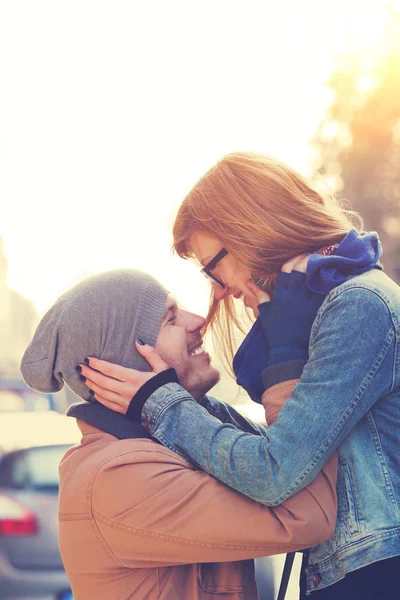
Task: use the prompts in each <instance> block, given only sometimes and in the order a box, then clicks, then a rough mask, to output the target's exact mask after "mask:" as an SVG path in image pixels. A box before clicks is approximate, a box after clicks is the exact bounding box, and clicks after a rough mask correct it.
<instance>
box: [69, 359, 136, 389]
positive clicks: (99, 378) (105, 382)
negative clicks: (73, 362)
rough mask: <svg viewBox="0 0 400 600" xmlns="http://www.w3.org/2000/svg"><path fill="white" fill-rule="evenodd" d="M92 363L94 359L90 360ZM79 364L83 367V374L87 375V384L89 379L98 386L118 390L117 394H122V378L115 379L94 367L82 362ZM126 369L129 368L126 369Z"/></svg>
mask: <svg viewBox="0 0 400 600" xmlns="http://www.w3.org/2000/svg"><path fill="white" fill-rule="evenodd" d="M96 360H97V359H96ZM101 362H105V361H101ZM90 364H92V361H90ZM107 364H110V363H107ZM79 366H80V368H81V373H82V375H83V376H84V377H86V381H85V383H86V385H89V384H88V381H91V382H93V383H94V384H95V385H96V386H98V387H101V388H103V389H106V390H109V391H111V392H116V393H117V394H120V393H121V392H122V390H123V382H122V381H121V380H119V379H114V378H113V377H109V376H108V375H103V373H100V372H99V371H95V370H94V369H91V368H90V367H88V366H87V365H84V364H80V365H79ZM112 366H118V365H112ZM126 370H128V369H126ZM89 387H90V385H89Z"/></svg>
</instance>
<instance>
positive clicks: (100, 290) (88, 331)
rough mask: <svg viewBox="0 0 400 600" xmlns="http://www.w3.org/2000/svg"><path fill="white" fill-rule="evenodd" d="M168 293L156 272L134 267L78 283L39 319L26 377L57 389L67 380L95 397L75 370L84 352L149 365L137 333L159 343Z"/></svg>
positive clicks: (23, 365)
mask: <svg viewBox="0 0 400 600" xmlns="http://www.w3.org/2000/svg"><path fill="white" fill-rule="evenodd" d="M167 296H168V292H167V291H166V290H165V289H164V288H163V287H162V286H161V284H159V283H158V282H157V281H156V280H155V279H154V278H153V277H151V276H150V275H147V274H145V273H142V272H140V271H135V270H130V269H124V270H119V271H109V272H107V273H101V274H100V275H95V276H93V277H90V278H88V279H86V280H85V281H83V282H82V283H79V284H78V285H77V286H75V287H74V288H72V289H71V290H69V291H68V292H66V293H65V294H64V295H63V296H61V297H60V298H59V299H58V300H57V302H56V303H55V304H54V305H53V306H52V308H50V310H49V311H48V312H47V313H46V314H45V316H44V317H43V318H42V320H41V322H40V323H39V325H38V328H37V330H36V332H35V335H34V337H33V339H32V341H31V343H30V344H29V346H28V348H27V349H26V351H25V353H24V356H23V357H22V362H21V373H22V376H23V378H24V380H25V382H26V383H27V384H28V385H29V386H30V387H31V388H33V389H35V390H37V391H40V392H57V391H59V390H61V388H62V387H63V385H64V382H65V383H66V384H67V385H68V387H70V388H71V390H72V391H73V392H75V394H77V395H78V396H80V397H81V398H83V399H84V400H88V401H91V400H93V398H92V396H91V395H90V393H89V390H88V388H87V387H86V386H85V384H84V383H83V382H82V381H80V379H79V374H78V373H77V372H76V370H75V367H76V366H77V365H78V363H82V362H83V361H84V359H85V357H86V356H94V357H96V358H101V359H103V360H107V361H109V362H113V363H117V364H119V365H122V366H123V367H129V368H133V369H138V370H140V371H149V370H150V366H149V364H148V363H147V361H146V360H145V359H144V358H143V357H142V356H141V355H140V354H139V352H138V351H137V349H136V346H135V339H136V338H137V337H140V338H142V339H143V341H144V342H145V343H147V344H150V345H152V346H153V345H154V344H155V342H156V339H157V336H158V333H159V330H160V327H161V321H162V319H163V316H164V313H165V309H166V302H167Z"/></svg>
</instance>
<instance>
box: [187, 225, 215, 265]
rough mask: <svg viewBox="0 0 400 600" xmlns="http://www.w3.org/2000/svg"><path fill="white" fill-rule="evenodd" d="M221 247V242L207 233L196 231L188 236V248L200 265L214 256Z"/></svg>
mask: <svg viewBox="0 0 400 600" xmlns="http://www.w3.org/2000/svg"><path fill="white" fill-rule="evenodd" d="M221 248H222V244H221V242H220V241H219V240H218V239H217V238H215V237H213V236H212V235H209V234H208V233H204V232H199V231H198V232H195V233H193V235H192V236H191V238H190V250H191V252H192V253H193V254H194V255H195V257H196V258H197V260H198V261H199V262H200V263H201V264H202V265H205V264H207V263H208V262H209V261H210V260H211V259H212V258H214V256H215V255H216V254H217V253H218V252H219V251H220V250H221Z"/></svg>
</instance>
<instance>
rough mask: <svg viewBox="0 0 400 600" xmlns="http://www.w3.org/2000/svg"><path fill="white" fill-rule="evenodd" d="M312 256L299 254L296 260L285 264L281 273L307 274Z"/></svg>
mask: <svg viewBox="0 0 400 600" xmlns="http://www.w3.org/2000/svg"><path fill="white" fill-rule="evenodd" d="M310 256H311V255H310V254H298V255H297V256H295V257H294V258H291V259H290V260H288V261H287V262H285V264H284V265H283V266H282V269H281V271H283V272H284V273H291V272H292V271H300V272H301V273H305V272H306V270H307V263H308V259H309V258H310Z"/></svg>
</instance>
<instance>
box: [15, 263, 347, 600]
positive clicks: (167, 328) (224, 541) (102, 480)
mask: <svg viewBox="0 0 400 600" xmlns="http://www.w3.org/2000/svg"><path fill="white" fill-rule="evenodd" d="M203 324H204V320H203V319H202V318H201V317H199V316H197V315H193V314H191V313H188V312H186V311H184V310H182V309H181V308H179V307H178V305H177V304H176V302H175V301H174V300H173V299H172V298H171V297H170V296H169V295H168V293H167V292H166V291H165V290H164V289H163V288H162V286H161V285H160V284H159V283H158V282H157V281H155V280H154V279H153V278H151V277H150V276H148V275H145V274H143V273H140V272H138V271H129V270H124V271H114V272H110V273H105V274H102V275H99V276H95V277H92V278H90V279H88V280H86V281H84V282H83V283H81V284H79V285H78V286H76V287H75V288H73V289H72V290H71V291H69V292H67V293H66V294H64V296H62V297H61V298H60V299H59V300H58V301H57V302H56V303H55V305H54V306H53V307H52V308H51V309H50V310H49V312H48V313H47V314H46V315H45V316H44V317H43V319H42V321H41V323H40V324H39V326H38V329H37V331H36V333H35V336H34V338H33V340H32V342H31V344H30V345H29V347H28V348H27V350H26V352H25V354H24V357H23V360H22V365H21V371H22V374H23V376H24V379H25V381H26V382H27V384H28V385H30V386H31V387H33V388H34V389H37V390H41V391H48V392H49V391H57V390H60V389H61V387H62V386H63V384H64V382H65V383H67V384H68V386H69V387H70V388H71V389H72V390H73V391H74V392H75V393H76V394H78V395H79V396H80V397H81V398H83V399H84V402H80V403H78V404H75V405H73V406H72V407H71V408H70V409H69V414H70V415H71V416H75V417H76V418H77V419H78V426H79V428H80V430H81V432H82V441H81V443H80V444H79V445H78V446H75V447H73V448H71V449H70V450H69V451H68V452H67V453H66V455H65V457H64V459H63V460H62V462H61V465H60V498H59V521H60V523H59V525H60V530H59V544H60V550H61V555H62V558H63V562H64V566H65V569H66V571H67V574H68V576H69V578H70V582H71V586H72V591H73V594H74V598H75V600H91V599H93V600H94V599H96V600H101V599H103V598H104V599H106V598H107V599H109V598H112V599H114V598H115V599H118V600H123V599H131V598H135V599H138V600H144V599H149V600H153V599H154V600H155V599H162V600H178V599H182V600H205V599H206V598H207V599H210V598H213V597H215V598H217V597H220V595H221V594H222V595H223V597H224V598H226V600H239V598H240V599H252V600H253V599H254V600H255V599H256V598H257V588H256V583H255V577H254V564H253V560H250V559H252V558H254V557H260V556H266V555H272V554H278V553H282V552H287V551H292V550H299V549H302V548H305V547H309V546H311V545H314V544H316V543H319V542H321V541H322V540H326V539H328V538H329V537H330V536H331V535H332V533H333V529H334V524H335V518H336V495H335V487H336V457H333V458H332V459H330V460H329V461H328V463H327V464H326V466H325V467H324V469H323V470H322V471H321V473H320V474H319V475H318V476H317V478H316V479H315V480H314V481H313V482H312V483H311V484H310V485H309V486H308V487H307V488H305V489H303V490H302V491H300V492H299V493H298V494H296V496H294V497H292V498H291V499H289V500H288V501H287V502H285V503H284V504H282V505H281V506H278V507H274V508H270V507H265V506H261V505H259V504H257V503H255V502H253V501H251V500H249V499H247V498H245V497H244V496H242V495H240V494H239V493H237V492H235V491H234V490H232V489H230V488H228V487H226V486H224V485H223V484H221V483H219V482H218V481H216V480H215V479H213V478H212V477H210V476H208V475H207V474H206V473H204V472H201V471H199V470H198V469H197V468H196V467H195V466H194V465H192V464H190V463H189V462H187V461H186V460H185V459H184V458H182V457H181V456H179V455H178V454H175V453H174V452H172V451H170V450H169V449H168V448H164V447H163V446H161V445H160V444H158V443H157V442H155V441H153V440H151V439H150V438H149V435H148V433H147V431H146V430H145V429H144V428H143V427H142V426H141V424H140V418H139V417H138V419H137V421H130V420H128V418H127V417H125V416H123V415H121V414H118V413H117V412H113V411H112V410H109V409H107V408H105V407H103V406H101V405H100V404H98V403H96V402H93V396H92V394H91V393H90V391H88V388H87V387H86V385H85V383H87V382H86V381H85V377H84V376H82V375H80V374H79V369H78V372H77V371H76V369H75V366H76V365H78V364H79V363H83V361H84V359H85V357H87V356H95V357H98V359H102V360H106V361H109V362H112V363H118V364H119V365H122V366H123V367H125V368H126V369H129V368H133V369H140V370H149V369H150V367H149V365H148V364H147V363H146V361H145V360H144V359H143V357H142V356H140V354H139V352H138V351H137V349H136V347H135V343H136V340H139V343H142V340H145V341H146V343H147V344H149V345H151V346H154V347H155V349H156V350H157V352H158V354H159V355H160V356H161V358H162V359H163V360H164V361H165V363H166V364H167V365H168V366H169V367H171V368H173V369H175V371H173V370H172V369H169V370H168V371H164V373H165V375H163V374H160V375H157V377H154V378H153V379H154V380H155V379H156V378H160V377H164V376H165V378H166V381H168V382H169V383H167V385H169V386H171V390H173V389H174V386H176V385H177V384H176V383H173V381H174V380H175V381H178V380H179V382H180V383H181V384H182V385H183V386H184V387H185V388H186V389H187V390H188V391H189V392H190V393H191V394H192V395H193V397H194V398H195V400H197V401H198V402H199V403H201V404H202V405H203V406H204V407H205V410H206V409H207V410H208V411H209V412H211V413H212V412H213V402H212V399H209V398H208V397H207V396H205V394H206V393H207V392H208V391H209V390H210V389H211V388H212V387H213V386H214V385H215V383H216V382H217V381H218V379H219V374H218V372H217V371H216V370H215V369H214V368H213V367H212V365H211V363H210V358H209V356H208V354H207V353H206V352H204V351H203V349H202V338H201V334H200V330H201V328H202V326H203ZM121 385H122V383H121ZM146 385H147V389H146V393H147V394H149V393H151V386H152V385H153V383H152V379H151V380H149V382H148V383H147V384H146ZM293 385H294V382H293V381H292V382H288V384H287V385H282V384H281V385H280V386H277V389H274V388H271V389H270V390H269V392H268V395H267V397H266V408H267V414H268V405H269V402H270V401H271V412H275V411H276V409H277V407H279V406H280V405H282V404H283V402H284V400H285V398H286V397H287V396H288V395H289V394H290V390H291V388H292V386H293ZM149 386H150V388H149ZM143 387H145V386H143ZM104 393H105V394H107V393H108V392H104ZM139 393H140V392H139ZM109 400H110V401H111V402H112V401H113V398H112V395H111V396H109ZM220 410H221V408H219V411H220ZM219 414H221V413H220V412H219ZM225 416H226V419H227V420H229V421H230V422H233V423H235V424H236V425H237V426H238V427H239V428H241V429H243V430H245V431H252V432H256V433H258V434H260V435H262V434H265V433H266V427H265V426H263V425H260V426H259V427H258V426H256V425H254V424H252V423H251V422H249V421H247V420H246V419H245V418H243V417H241V416H240V415H239V414H238V413H236V412H235V411H234V410H233V409H232V408H231V407H228V406H226V415H225Z"/></svg>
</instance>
